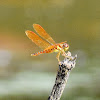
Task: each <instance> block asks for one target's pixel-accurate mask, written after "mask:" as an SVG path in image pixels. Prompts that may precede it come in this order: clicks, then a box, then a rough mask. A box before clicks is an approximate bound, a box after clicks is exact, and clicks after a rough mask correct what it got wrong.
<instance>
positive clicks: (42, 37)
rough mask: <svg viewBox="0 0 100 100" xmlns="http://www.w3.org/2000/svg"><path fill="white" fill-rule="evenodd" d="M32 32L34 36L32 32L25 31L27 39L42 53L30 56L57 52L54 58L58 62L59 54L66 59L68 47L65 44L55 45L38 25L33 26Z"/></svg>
mask: <svg viewBox="0 0 100 100" xmlns="http://www.w3.org/2000/svg"><path fill="white" fill-rule="evenodd" d="M33 28H34V30H35V31H36V32H37V34H38V35H37V34H35V33H34V32H32V31H29V30H27V31H25V33H26V35H27V36H28V38H29V39H31V40H32V41H33V42H34V43H35V44H36V45H37V46H39V47H40V48H41V49H43V51H40V52H37V53H34V54H31V56H38V55H40V54H43V53H53V52H58V54H57V56H56V58H57V59H58V61H59V62H60V60H59V56H60V54H62V56H65V57H66V53H65V51H67V50H68V49H69V45H68V44H67V43H66V41H65V42H61V43H56V42H55V41H54V40H53V39H52V37H51V36H50V35H49V34H48V33H47V32H46V31H45V30H44V29H43V28H42V27H41V26H40V25H39V24H33Z"/></svg>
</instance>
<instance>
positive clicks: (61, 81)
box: [48, 52, 77, 100]
mask: <svg viewBox="0 0 100 100" xmlns="http://www.w3.org/2000/svg"><path fill="white" fill-rule="evenodd" d="M66 55H67V57H66V58H65V59H64V60H63V61H62V62H61V64H59V70H58V73H57V76H56V80H55V84H54V86H53V89H52V92H51V94H50V96H49V98H48V100H60V98H61V95H62V93H63V90H64V88H65V85H66V83H67V81H68V77H69V74H70V71H71V70H72V69H73V68H74V67H75V64H76V58H77V55H75V56H74V57H72V56H71V53H70V52H68V53H67V54H66Z"/></svg>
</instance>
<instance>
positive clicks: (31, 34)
mask: <svg viewBox="0 0 100 100" xmlns="http://www.w3.org/2000/svg"><path fill="white" fill-rule="evenodd" d="M25 33H26V35H27V36H28V37H29V39H31V40H32V41H33V42H34V43H35V44H36V45H37V46H39V47H40V48H41V49H45V48H47V47H49V46H51V44H49V43H48V42H46V41H44V40H43V39H41V38H40V37H39V36H38V35H37V34H35V33H34V32H32V31H29V30H27V31H25Z"/></svg>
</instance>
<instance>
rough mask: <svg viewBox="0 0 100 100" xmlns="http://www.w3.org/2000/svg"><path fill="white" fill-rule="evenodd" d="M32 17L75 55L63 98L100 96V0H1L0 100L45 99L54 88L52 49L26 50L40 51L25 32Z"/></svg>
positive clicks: (90, 99)
mask: <svg viewBox="0 0 100 100" xmlns="http://www.w3.org/2000/svg"><path fill="white" fill-rule="evenodd" d="M33 23H37V24H40V25H41V26H42V27H43V28H44V29H45V30H46V31H47V32H48V33H49V34H50V35H51V36H52V37H53V39H54V40H55V41H56V42H57V43H59V42H63V41H66V40H67V41H68V44H69V45H70V49H69V51H71V52H72V55H75V54H77V55H78V58H77V64H76V68H75V69H73V71H72V72H71V74H70V77H69V80H68V83H67V86H66V88H65V90H64V93H63V95H62V98H61V100H100V45H99V43H100V0H0V100H47V98H48V96H49V94H50V92H51V90H52V87H53V84H54V81H55V77H56V72H57V70H58V62H57V59H56V54H55V53H53V54H44V55H40V56H37V57H31V56H30V54H31V53H34V52H37V51H40V49H39V48H38V47H37V46H36V45H35V44H34V43H32V42H31V40H29V39H28V38H27V36H26V35H25V30H32V31H34V29H33V28H32V24H33ZM61 59H63V57H61Z"/></svg>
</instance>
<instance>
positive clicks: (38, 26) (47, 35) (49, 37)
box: [33, 24, 55, 44]
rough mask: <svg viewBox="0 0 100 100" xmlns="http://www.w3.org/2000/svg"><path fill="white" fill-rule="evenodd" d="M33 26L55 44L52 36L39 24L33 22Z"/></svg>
mask: <svg viewBox="0 0 100 100" xmlns="http://www.w3.org/2000/svg"><path fill="white" fill-rule="evenodd" d="M33 27H34V29H35V31H36V32H37V33H38V34H39V35H40V36H41V37H42V38H44V39H45V40H46V41H48V42H49V43H51V44H55V41H54V40H53V39H52V37H51V36H50V35H49V34H48V33H47V32H46V31H45V30H44V29H43V28H42V27H41V26H40V25H39V24H33Z"/></svg>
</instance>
